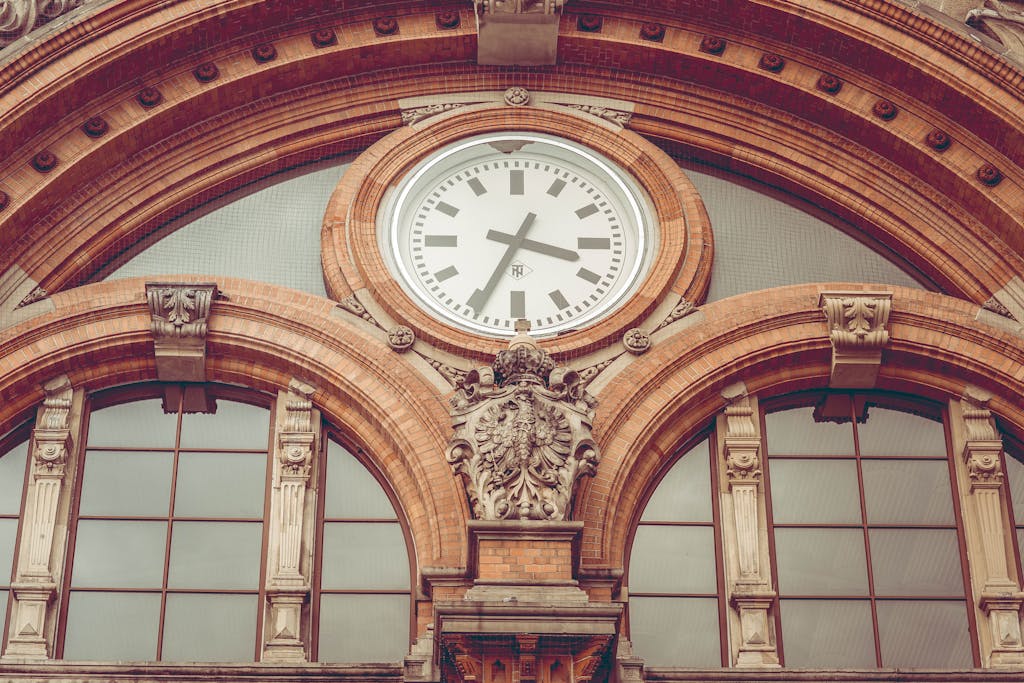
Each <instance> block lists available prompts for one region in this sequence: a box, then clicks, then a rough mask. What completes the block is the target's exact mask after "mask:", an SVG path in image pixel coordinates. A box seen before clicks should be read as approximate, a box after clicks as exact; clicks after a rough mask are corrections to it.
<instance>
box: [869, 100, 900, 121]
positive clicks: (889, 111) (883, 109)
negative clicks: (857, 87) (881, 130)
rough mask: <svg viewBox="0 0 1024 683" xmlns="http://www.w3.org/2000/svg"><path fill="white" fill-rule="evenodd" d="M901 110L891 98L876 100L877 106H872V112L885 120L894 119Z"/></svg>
mask: <svg viewBox="0 0 1024 683" xmlns="http://www.w3.org/2000/svg"><path fill="white" fill-rule="evenodd" d="M899 111H900V110H899V109H897V108H896V105H895V104H893V103H892V102H890V101H889V100H878V101H877V102H875V106H873V107H871V112H872V113H873V114H874V115H875V116H877V117H878V118H880V119H882V120H883V121H892V120H893V119H894V118H896V114H898V113H899Z"/></svg>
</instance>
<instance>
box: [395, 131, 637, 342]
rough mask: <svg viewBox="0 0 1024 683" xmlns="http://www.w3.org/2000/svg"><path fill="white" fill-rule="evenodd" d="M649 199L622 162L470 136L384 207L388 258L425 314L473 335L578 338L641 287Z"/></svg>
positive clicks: (517, 140) (557, 146)
mask: <svg viewBox="0 0 1024 683" xmlns="http://www.w3.org/2000/svg"><path fill="white" fill-rule="evenodd" d="M651 214H652V212H651V210H650V209H649V200H647V199H646V196H645V195H644V194H643V192H642V190H641V189H640V188H639V186H638V185H637V183H636V182H635V181H634V180H632V178H630V177H629V176H628V175H627V174H625V173H624V172H622V171H621V170H619V169H617V168H616V167H615V165H614V164H612V163H611V162H610V161H608V160H607V159H605V158H604V157H602V156H601V155H599V154H597V153H596V152H593V151H591V150H589V149H587V148H585V147H583V146H581V145H578V144H576V143H573V142H570V141H567V140H564V139H561V138H557V137H554V136H548V135H543V134H538V133H501V134H491V135H483V136H478V137H475V138H470V139H468V140H464V141H461V142H458V143H455V144H453V145H450V146H448V147H446V148H443V149H441V150H440V151H438V152H436V153H435V154H433V155H431V156H430V157H428V158H427V159H426V160H425V161H423V162H421V164H420V165H419V166H417V167H416V168H415V169H414V170H413V171H412V172H411V173H410V174H409V175H408V176H406V178H405V179H404V180H403V181H402V182H401V183H400V184H399V185H398V187H397V189H396V192H395V193H394V194H393V195H392V197H391V200H390V201H385V202H384V204H383V205H382V212H381V215H380V217H379V219H380V220H379V225H382V226H384V228H385V229H384V230H383V231H381V245H380V246H381V250H382V252H383V253H385V254H387V255H388V260H389V266H390V267H391V268H392V270H393V273H394V275H395V276H396V278H397V279H398V280H399V281H400V282H401V283H402V285H403V287H404V288H405V289H406V291H407V292H409V293H410V294H411V295H412V296H413V298H414V299H416V300H417V301H418V302H419V303H421V304H422V305H424V306H425V307H426V308H427V309H428V310H430V311H432V312H434V313H436V314H439V315H441V316H442V317H444V318H445V319H446V320H448V321H449V322H451V323H453V324H455V325H456V326H458V327H461V328H463V329H466V330H470V331H474V332H482V333H485V334H492V335H511V334H513V333H514V329H515V321H516V320H517V319H520V318H525V319H527V320H529V321H530V323H531V328H532V331H533V333H534V334H538V335H546V334H555V333H558V332H561V331H564V330H570V329H578V328H580V327H582V326H585V325H586V324H588V323H590V322H593V321H594V320H596V319H598V318H600V317H602V316H604V315H606V314H608V313H609V312H611V311H612V310H613V309H614V308H615V307H616V306H617V305H618V304H620V303H622V302H623V301H625V299H626V298H627V297H628V295H629V294H631V293H632V292H633V291H634V289H635V288H636V287H637V286H638V284H639V281H640V279H641V278H642V277H643V275H644V274H645V273H644V270H645V267H646V266H647V264H648V262H649V260H650V259H649V256H650V253H651V252H652V250H653V242H654V241H655V239H656V233H655V226H654V221H653V220H652V218H651Z"/></svg>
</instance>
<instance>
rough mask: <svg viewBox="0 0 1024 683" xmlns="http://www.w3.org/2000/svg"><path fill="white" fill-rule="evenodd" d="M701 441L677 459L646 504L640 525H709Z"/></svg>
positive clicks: (705, 451)
mask: <svg viewBox="0 0 1024 683" xmlns="http://www.w3.org/2000/svg"><path fill="white" fill-rule="evenodd" d="M709 457H710V455H709V451H708V442H707V441H702V442H701V443H699V444H697V445H696V446H694V447H693V448H691V449H690V451H689V452H688V453H687V454H686V455H684V456H683V457H682V458H680V459H679V460H678V461H677V462H676V464H675V465H673V466H672V469H670V470H669V471H668V474H666V475H665V477H664V478H663V479H662V480H661V482H660V483H659V484H658V488H657V489H656V490H655V491H654V493H653V494H652V495H651V497H650V499H649V500H648V501H647V507H645V508H644V514H643V517H641V518H640V520H641V521H644V522H647V521H651V522H710V521H711V519H712V517H711V463H710V462H708V458H709Z"/></svg>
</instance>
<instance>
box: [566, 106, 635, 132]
mask: <svg viewBox="0 0 1024 683" xmlns="http://www.w3.org/2000/svg"><path fill="white" fill-rule="evenodd" d="M565 106H566V107H567V108H569V109H574V110H576V111H581V112H583V113H585V114H590V115H591V116H596V117H597V118H599V119H604V120H605V121H610V122H611V123H614V124H616V125H618V126H622V127H623V128H625V127H626V126H628V125H629V121H630V119H632V118H633V115H632V114H631V113H630V112H628V111H622V110H621V109H612V108H610V107H602V106H599V105H596V104H567V105H565Z"/></svg>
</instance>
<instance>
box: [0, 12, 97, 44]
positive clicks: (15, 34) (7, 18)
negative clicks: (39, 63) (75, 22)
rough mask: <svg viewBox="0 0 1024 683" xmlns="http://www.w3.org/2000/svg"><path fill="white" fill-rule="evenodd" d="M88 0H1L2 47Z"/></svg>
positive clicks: (0, 25) (0, 37) (0, 41)
mask: <svg viewBox="0 0 1024 683" xmlns="http://www.w3.org/2000/svg"><path fill="white" fill-rule="evenodd" d="M86 2H88V0H0V49H2V48H5V47H7V46H8V45H10V44H11V43H13V42H14V41H16V40H18V39H19V38H22V37H23V36H26V35H28V34H29V33H30V32H31V31H32V30H33V29H35V28H38V27H39V26H42V25H43V24H45V23H46V22H48V21H52V20H54V19H56V18H57V17H59V16H61V15H63V14H67V13H68V12H70V11H71V10H73V9H76V8H78V7H81V6H82V5H84V4H86Z"/></svg>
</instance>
